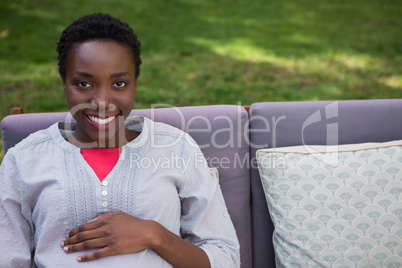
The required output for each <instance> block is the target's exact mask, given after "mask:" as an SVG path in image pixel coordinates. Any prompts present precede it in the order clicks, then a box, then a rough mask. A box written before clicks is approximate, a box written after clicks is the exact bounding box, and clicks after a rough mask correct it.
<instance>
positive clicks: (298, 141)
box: [249, 99, 402, 268]
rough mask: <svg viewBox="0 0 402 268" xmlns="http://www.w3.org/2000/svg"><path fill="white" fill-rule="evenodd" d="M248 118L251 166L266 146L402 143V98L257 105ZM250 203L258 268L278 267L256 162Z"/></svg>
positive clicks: (256, 266)
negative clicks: (257, 152)
mask: <svg viewBox="0 0 402 268" xmlns="http://www.w3.org/2000/svg"><path fill="white" fill-rule="evenodd" d="M249 116H250V119H249V120H250V124H249V128H250V155H251V163H255V155H256V151H257V150H258V149H261V148H275V147H287V146H296V145H337V144H350V143H364V142H385V141H392V140H399V139H402V100H401V99H394V100H355V101H335V102H331V101H305V102H265V103H255V104H253V105H251V108H250V115H249ZM251 204H252V224H253V228H252V230H253V267H254V268H263V267H275V262H274V259H275V258H274V251H273V245H272V232H273V224H272V221H271V219H270V216H269V214H268V207H267V203H266V199H265V196H264V192H263V189H262V184H261V180H260V176H259V173H258V169H257V166H256V165H255V164H252V165H251Z"/></svg>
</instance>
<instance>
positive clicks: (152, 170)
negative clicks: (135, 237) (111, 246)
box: [0, 117, 240, 267]
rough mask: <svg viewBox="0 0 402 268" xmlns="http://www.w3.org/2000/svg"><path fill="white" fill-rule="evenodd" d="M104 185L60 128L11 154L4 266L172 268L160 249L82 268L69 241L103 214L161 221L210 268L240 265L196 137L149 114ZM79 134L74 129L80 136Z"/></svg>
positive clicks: (1, 213) (4, 181)
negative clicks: (197, 249) (63, 245)
mask: <svg viewBox="0 0 402 268" xmlns="http://www.w3.org/2000/svg"><path fill="white" fill-rule="evenodd" d="M125 123H126V127H127V128H128V129H131V130H136V131H140V132H141V134H140V135H139V136H138V137H137V138H136V139H135V140H133V141H131V142H130V143H127V144H126V145H124V146H123V147H122V153H121V155H120V158H119V160H118V162H117V164H116V165H115V167H114V168H113V170H112V171H111V172H110V173H109V174H108V175H107V177H106V178H105V179H104V180H103V181H102V182H100V181H99V179H98V177H97V176H96V174H95V172H94V171H93V170H92V169H91V167H90V166H89V165H88V164H87V163H86V162H85V160H84V158H83V157H82V155H81V153H80V148H78V147H75V146H74V145H72V144H71V143H69V142H67V141H66V140H65V137H66V136H68V135H71V133H72V132H71V131H68V130H67V129H66V126H68V124H62V123H56V124H54V125H52V126H50V127H49V128H48V129H46V130H41V131H38V132H36V133H34V134H31V135H30V136H29V137H28V138H26V139H24V140H23V141H22V142H20V143H19V144H17V145H16V146H15V147H14V148H11V149H10V150H9V151H8V152H7V154H6V155H5V157H4V160H3V163H2V165H1V167H0V249H1V251H0V267H75V266H77V267H172V266H171V265H170V264H169V263H167V262H166V261H165V260H164V259H162V258H161V257H159V256H158V255H157V254H156V253H155V252H154V251H152V250H144V251H141V252H139V253H133V254H126V255H118V256H110V257H105V258H102V259H99V260H95V261H91V262H87V263H78V262H77V260H76V257H77V256H80V255H83V254H85V253H88V252H91V251H93V250H87V251H81V252H77V253H70V254H66V253H64V251H63V250H62V249H61V248H60V246H59V245H60V243H61V241H63V240H64V236H65V235H66V234H67V233H68V232H69V231H71V230H73V229H74V228H76V227H78V226H79V225H81V224H84V223H85V222H87V221H88V220H90V219H92V218H94V217H96V216H97V215H98V214H99V213H103V212H111V211H123V212H125V213H127V214H130V215H132V216H135V217H138V218H140V219H149V220H155V221H157V222H159V223H160V224H162V225H163V226H164V227H166V228H167V229H168V230H170V231H171V232H173V233H175V234H177V235H178V236H181V237H182V238H184V239H186V240H187V241H189V242H191V243H193V244H194V245H196V246H199V247H200V248H202V249H203V250H204V251H205V252H206V254H207V255H208V257H209V260H210V262H211V267H239V266H240V256H239V243H238V240H237V237H236V233H235V230H234V227H233V224H232V222H231V220H230V217H229V215H228V212H227V209H226V206H225V202H224V200H223V197H222V193H221V189H220V187H219V184H218V182H217V179H216V177H215V176H214V175H213V174H211V172H210V171H209V169H208V167H207V164H206V161H205V158H204V156H203V154H202V153H201V151H200V149H199V147H198V146H197V145H196V143H195V142H194V140H192V139H191V137H190V136H189V135H188V134H186V133H184V132H182V131H181V130H178V129H176V128H173V127H171V126H168V125H166V124H162V123H155V122H153V121H151V120H150V119H148V118H144V117H130V118H127V119H126V122H125ZM72 131H73V130H72Z"/></svg>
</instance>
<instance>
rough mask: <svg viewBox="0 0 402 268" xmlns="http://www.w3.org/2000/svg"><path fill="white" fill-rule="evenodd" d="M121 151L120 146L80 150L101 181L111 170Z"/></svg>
mask: <svg viewBox="0 0 402 268" xmlns="http://www.w3.org/2000/svg"><path fill="white" fill-rule="evenodd" d="M120 153H121V148H111V149H90V150H81V154H82V156H83V157H84V159H85V161H87V163H88V165H89V166H90V167H91V168H92V169H93V171H95V174H96V176H98V178H99V180H100V181H102V180H103V179H104V178H106V176H107V175H108V174H109V173H110V171H112V169H113V167H114V166H115V165H116V163H117V160H119V156H120Z"/></svg>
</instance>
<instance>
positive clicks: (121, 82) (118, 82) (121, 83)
mask: <svg viewBox="0 0 402 268" xmlns="http://www.w3.org/2000/svg"><path fill="white" fill-rule="evenodd" d="M125 85H127V84H126V82H123V81H117V82H116V83H114V86H116V87H124V86H125Z"/></svg>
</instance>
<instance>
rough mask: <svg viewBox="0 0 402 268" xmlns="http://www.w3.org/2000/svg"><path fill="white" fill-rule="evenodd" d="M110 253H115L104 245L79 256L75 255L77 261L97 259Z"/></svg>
mask: <svg viewBox="0 0 402 268" xmlns="http://www.w3.org/2000/svg"><path fill="white" fill-rule="evenodd" d="M111 255H115V253H114V250H112V249H111V248H110V247H106V248H101V249H98V250H96V251H94V252H91V253H89V254H86V255H82V256H79V257H77V261H79V262H87V261H93V260H97V259H100V258H103V257H107V256H111Z"/></svg>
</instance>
